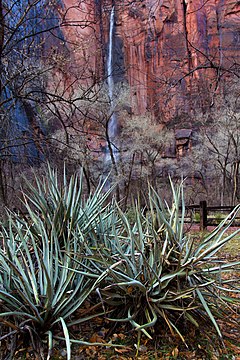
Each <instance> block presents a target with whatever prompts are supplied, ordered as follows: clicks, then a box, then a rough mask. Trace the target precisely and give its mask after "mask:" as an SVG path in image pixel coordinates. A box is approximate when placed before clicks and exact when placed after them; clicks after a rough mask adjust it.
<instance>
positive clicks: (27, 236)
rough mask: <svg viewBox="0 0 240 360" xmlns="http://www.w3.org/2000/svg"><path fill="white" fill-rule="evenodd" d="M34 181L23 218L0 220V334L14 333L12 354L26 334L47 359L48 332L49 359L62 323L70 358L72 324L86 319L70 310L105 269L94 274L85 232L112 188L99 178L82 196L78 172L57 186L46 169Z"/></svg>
mask: <svg viewBox="0 0 240 360" xmlns="http://www.w3.org/2000/svg"><path fill="white" fill-rule="evenodd" d="M35 180H36V185H35V186H33V185H31V184H28V186H29V190H30V191H29V192H28V194H26V193H25V194H24V204H25V208H26V210H27V214H26V215H25V217H24V218H22V217H19V216H17V215H14V214H9V216H8V225H5V226H4V225H3V224H2V231H1V244H2V245H1V248H0V324H1V326H2V328H4V330H2V336H1V338H0V340H1V341H3V340H11V349H12V355H13V354H14V344H15V345H16V343H17V342H20V339H23V338H24V337H25V338H27V339H28V341H29V339H30V342H31V346H32V347H33V349H34V350H35V351H36V352H37V353H38V354H40V355H41V357H42V358H43V359H46V356H45V355H44V353H43V346H42V345H43V341H45V339H47V341H48V354H47V359H49V358H50V356H51V350H52V347H53V339H54V338H55V337H56V332H59V329H62V332H63V334H64V338H65V341H66V348H67V358H68V359H70V358H71V349H70V344H71V342H70V335H69V326H71V325H73V324H76V323H80V322H82V321H84V320H85V319H72V316H73V315H74V314H75V312H76V310H78V309H79V308H80V307H81V305H82V304H83V302H84V301H85V300H86V299H87V298H88V296H89V295H90V294H91V292H92V291H93V290H94V289H95V288H96V287H97V284H98V282H99V281H101V279H102V278H103V277H104V276H105V272H104V271H103V272H102V273H101V274H99V271H97V272H98V274H97V273H96V269H95V268H94V266H93V267H92V262H91V263H90V262H89V260H88V256H87V254H88V252H89V251H90V250H89V248H88V238H89V233H91V232H92V233H94V232H95V230H94V229H95V228H96V226H97V224H98V223H99V219H102V220H101V223H103V222H104V219H107V217H108V216H109V215H111V211H110V209H109V206H105V202H106V199H107V197H108V195H109V192H110V191H108V192H105V193H104V192H103V191H102V189H103V187H104V183H103V184H102V185H99V187H98V188H97V189H96V191H95V192H94V193H93V194H92V195H90V196H89V197H88V198H87V200H86V201H84V196H83V193H82V183H81V177H80V178H78V177H77V176H72V177H71V178H70V180H69V181H67V179H66V176H65V175H64V181H63V185H62V186H61V185H60V184H59V181H58V177H57V173H56V172H55V171H53V170H52V169H50V168H49V169H48V173H47V175H46V176H45V177H44V178H43V179H40V178H37V177H36V179H35ZM92 237H94V235H92ZM70 254H71V256H70ZM80 343H81V341H80Z"/></svg>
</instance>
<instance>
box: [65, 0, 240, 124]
mask: <svg viewBox="0 0 240 360" xmlns="http://www.w3.org/2000/svg"><path fill="white" fill-rule="evenodd" d="M63 3H64V9H62V16H63V18H64V21H63V22H64V26H63V32H64V34H65V37H66V39H67V40H69V43H70V45H69V48H70V52H71V47H72V49H73V50H74V54H72V56H71V59H72V67H74V66H76V67H77V68H78V69H79V68H82V69H83V73H84V74H85V75H86V78H87V77H88V76H89V77H94V76H96V77H99V76H103V75H104V64H106V57H107V43H108V35H109V15H110V11H111V7H112V1H110V0H81V1H79V0H64V1H63ZM115 11H116V14H115V33H114V34H115V35H114V36H115V42H114V44H115V54H114V58H115V60H114V61H115V62H114V63H115V67H116V69H117V70H116V71H117V72H118V73H117V75H116V81H118V80H119V79H120V78H121V77H122V79H125V80H127V82H128V84H129V85H130V89H131V95H132V104H133V109H134V112H135V113H144V112H145V111H151V112H152V113H154V114H155V116H156V118H157V119H159V120H160V119H163V120H165V119H166V120H167V119H173V118H175V119H176V118H177V117H181V116H183V117H184V114H187V115H189V114H194V112H195V110H196V109H199V108H201V109H202V110H203V111H205V110H207V108H208V107H209V106H212V105H213V103H214V96H215V95H216V94H218V93H219V92H221V91H222V89H223V88H224V86H225V83H226V81H227V80H228V79H229V81H232V80H233V79H235V78H236V79H237V77H236V73H237V71H238V74H239V64H240V59H239V54H240V18H239V16H240V2H239V1H233V0H135V1H134V0H133V1H130V0H125V1H124V0H115ZM67 25H71V26H67ZM119 59H120V60H119ZM123 65H124V66H123Z"/></svg>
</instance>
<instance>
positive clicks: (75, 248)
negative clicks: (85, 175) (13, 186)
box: [0, 168, 240, 359]
mask: <svg viewBox="0 0 240 360" xmlns="http://www.w3.org/2000/svg"><path fill="white" fill-rule="evenodd" d="M106 183H107V179H106V180H105V181H104V182H103V183H102V184H100V185H99V186H98V187H97V189H96V190H95V192H94V193H93V194H90V195H89V196H88V197H87V198H86V199H85V197H84V192H83V184H82V177H80V178H78V177H77V176H72V177H71V178H70V179H69V180H68V179H67V174H66V171H65V172H64V176H63V180H62V182H61V181H60V180H59V178H58V174H57V172H56V171H54V170H52V169H50V168H49V169H48V174H47V176H46V177H44V178H42V179H40V178H38V177H36V179H35V185H33V184H30V183H28V189H29V191H28V192H25V193H24V196H23V199H24V200H23V201H24V204H25V208H26V211H27V213H26V214H25V216H18V215H16V214H13V213H9V214H8V219H7V223H5V224H1V242H2V245H1V248H0V283H1V288H0V323H1V326H2V333H1V338H0V340H1V341H6V342H7V341H10V342H11V349H12V352H11V355H12V356H13V354H14V351H15V350H16V343H17V341H18V342H19V340H20V339H21V341H27V342H29V341H30V342H31V346H32V347H33V349H34V350H35V352H36V353H38V354H39V353H40V354H41V358H42V359H43V358H46V357H45V353H44V348H45V347H46V345H44V342H45V341H46V340H47V342H48V354H47V359H50V357H51V351H52V348H53V340H54V339H56V340H64V339H65V343H66V349H67V358H68V359H70V358H71V344H72V343H78V344H82V345H86V344H88V343H87V342H85V341H83V340H78V339H74V338H72V337H71V333H70V328H71V327H73V326H79V324H81V323H83V322H84V321H85V320H91V319H93V318H94V317H96V316H104V318H105V319H106V321H110V322H112V321H113V322H116V323H118V322H123V323H130V324H131V326H132V327H133V329H135V330H136V331H137V334H138V343H137V348H139V347H140V339H141V335H142V333H143V334H144V335H145V336H147V337H148V338H149V339H152V337H153V331H154V329H156V328H157V327H159V328H163V327H164V325H163V324H165V325H167V326H168V327H169V329H170V331H171V333H172V334H174V333H177V334H178V335H179V336H180V338H181V339H182V341H183V342H184V343H186V339H185V335H184V333H183V329H182V325H183V324H185V325H187V323H190V324H192V326H195V327H197V328H200V330H201V329H203V324H205V323H207V324H209V323H211V324H212V325H213V327H214V328H215V330H216V333H217V334H218V336H219V337H220V339H222V334H221V331H220V328H219V325H218V323H217V319H218V318H221V317H223V316H224V315H225V313H226V311H228V309H229V308H228V304H234V303H235V299H234V297H233V296H232V294H233V295H234V294H238V293H239V289H238V288H237V286H236V280H235V279H234V278H231V279H228V280H227V279H225V277H224V274H225V273H229V272H230V271H232V270H234V271H235V272H236V271H238V269H239V264H240V262H232V263H231V262H228V263H227V262H224V263H223V262H222V261H221V259H220V258H218V257H217V254H218V251H219V250H220V249H221V248H222V247H223V246H224V245H225V244H226V243H228V242H229V241H230V240H231V239H232V238H233V237H234V236H235V235H236V234H237V233H238V232H240V230H238V231H235V232H234V233H232V234H230V235H226V231H227V230H228V228H229V226H230V225H231V223H232V222H233V221H234V217H235V216H236V215H237V213H238V212H239V209H240V205H239V206H237V207H236V208H235V209H234V211H233V212H232V213H231V214H229V216H228V217H227V218H226V219H224V221H223V222H221V223H220V224H219V225H218V227H217V228H216V229H215V230H214V231H213V232H212V233H210V234H209V235H206V236H205V237H204V238H203V239H202V240H201V241H200V242H199V243H197V244H194V243H193V240H191V238H189V237H188V235H187V234H185V233H184V199H183V183H181V184H180V185H179V186H177V187H175V186H174V185H173V184H172V182H171V188H172V196H173V201H172V204H171V205H168V204H167V203H166V202H163V201H162V200H161V198H160V197H159V195H158V194H157V192H156V191H155V190H154V189H153V188H152V187H150V186H149V189H148V201H147V204H146V206H147V207H146V209H145V210H142V209H141V208H140V206H139V204H138V203H136V204H135V205H134V206H133V207H132V208H131V216H130V217H129V214H128V213H127V212H126V213H124V212H123V211H122V210H121V208H120V205H119V204H117V203H114V200H112V201H109V200H108V196H109V195H110V193H111V189H109V190H108V191H106V190H105V188H106ZM180 208H181V211H180ZM85 300H88V301H89V300H91V304H93V306H92V308H93V309H100V310H98V311H97V312H95V313H92V312H91V311H88V316H87V315H83V316H79V314H83V308H82V307H83V304H84V302H85ZM101 306H102V310H101ZM92 308H91V309H92ZM91 309H90V310H91ZM79 310H81V312H79ZM186 328H187V327H186ZM62 334H63V335H62ZM95 344H96V343H95ZM112 345H114V346H115V347H117V346H118V345H117V344H111V343H104V346H112ZM119 346H121V345H119Z"/></svg>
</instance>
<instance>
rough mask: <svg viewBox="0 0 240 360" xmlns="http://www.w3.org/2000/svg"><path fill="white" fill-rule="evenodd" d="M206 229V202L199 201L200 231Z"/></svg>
mask: <svg viewBox="0 0 240 360" xmlns="http://www.w3.org/2000/svg"><path fill="white" fill-rule="evenodd" d="M206 229H207V202H206V201H205V200H203V201H200V231H203V230H206Z"/></svg>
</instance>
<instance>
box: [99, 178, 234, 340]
mask: <svg viewBox="0 0 240 360" xmlns="http://www.w3.org/2000/svg"><path fill="white" fill-rule="evenodd" d="M172 193H173V203H172V206H169V205H168V204H165V203H163V202H162V200H161V199H160V197H159V196H158V194H157V193H156V192H155V191H154V190H153V189H152V188H150V189H149V204H148V205H149V211H148V212H147V214H144V213H143V212H142V211H141V209H140V208H139V206H138V205H136V207H135V224H134V225H133V226H132V225H131V223H130V222H129V220H128V218H127V217H126V216H125V214H124V213H122V212H121V210H120V209H119V212H120V213H121V220H122V224H123V227H122V228H121V229H119V228H118V229H115V232H114V234H113V235H112V239H109V244H108V246H107V247H106V244H105V247H104V248H102V247H98V249H99V257H100V259H101V262H102V264H103V268H107V267H109V266H110V265H112V264H115V265H116V266H115V267H114V268H112V269H111V270H109V276H108V277H106V278H105V280H104V286H103V284H102V286H101V289H100V290H99V291H100V294H101V299H102V301H103V303H104V304H109V306H110V308H111V309H112V317H111V320H112V321H120V322H129V323H131V325H132V326H133V328H134V329H135V330H136V331H137V332H138V334H139V341H140V334H141V333H144V334H145V335H146V336H147V337H148V338H152V330H153V328H154V327H156V326H160V327H161V326H162V324H163V323H165V324H167V326H168V327H169V329H170V331H171V333H177V334H178V335H179V336H180V337H181V339H182V340H183V341H184V342H185V339H184V336H183V334H182V331H181V329H182V324H184V323H187V322H190V323H191V324H192V325H194V326H196V327H201V326H202V322H205V323H209V322H211V323H212V325H213V326H214V328H215V330H216V332H217V334H218V335H219V337H220V338H222V335H221V332H220V329H219V326H218V324H217V322H216V318H219V317H221V316H223V315H224V311H225V309H226V308H227V306H228V302H231V301H233V299H232V298H231V297H228V293H229V292H230V293H231V291H232V290H233V292H238V290H237V289H235V288H234V284H233V283H232V282H231V281H229V280H228V281H225V280H224V278H223V275H222V274H224V273H225V272H229V271H230V270H231V269H236V268H238V266H239V264H240V263H239V262H237V263H226V264H222V263H221V261H220V259H218V258H217V257H216V254H217V252H218V251H219V250H220V249H221V248H222V246H223V245H224V244H225V243H227V242H228V241H229V240H230V239H231V238H233V237H234V236H235V235H236V233H237V232H239V230H238V231H236V232H235V233H232V234H231V235H228V236H224V234H225V233H226V230H227V229H228V227H229V226H230V223H232V221H233V217H234V216H236V214H237V212H238V211H239V209H240V206H238V207H237V208H236V209H235V210H234V211H233V212H232V213H231V214H230V215H229V216H228V218H227V219H225V220H224V221H223V222H222V223H221V224H220V225H219V226H218V227H217V228H216V229H215V230H214V231H213V232H212V233H210V234H209V235H207V236H206V237H205V238H204V239H203V240H202V241H201V242H200V243H199V244H198V245H196V246H194V244H193V241H191V239H190V238H189V237H188V236H187V235H185V234H184V228H183V227H184V224H183V222H184V221H183V220H184V200H183V185H182V184H181V185H180V186H179V187H178V188H177V189H175V188H174V186H173V185H172ZM180 207H182V209H183V212H182V215H181V216H180ZM230 219H231V220H230ZM228 220H229V223H228ZM96 246H97V244H96ZM232 281H233V280H232ZM220 290H221V292H222V293H221V292H220ZM220 304H221V306H220ZM114 317H115V318H114ZM138 345H139V343H138Z"/></svg>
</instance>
